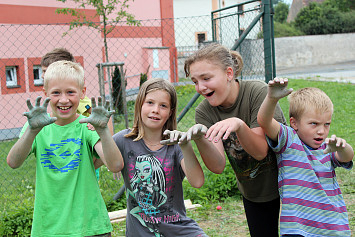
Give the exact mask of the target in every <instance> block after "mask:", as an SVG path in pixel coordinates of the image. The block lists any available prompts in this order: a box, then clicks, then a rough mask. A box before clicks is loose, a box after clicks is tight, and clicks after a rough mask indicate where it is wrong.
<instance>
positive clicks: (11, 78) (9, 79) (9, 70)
mask: <svg viewBox="0 0 355 237" xmlns="http://www.w3.org/2000/svg"><path fill="white" fill-rule="evenodd" d="M5 71H6V86H7V87H14V86H17V70H16V67H5Z"/></svg>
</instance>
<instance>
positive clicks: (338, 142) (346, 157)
mask: <svg viewBox="0 0 355 237" xmlns="http://www.w3.org/2000/svg"><path fill="white" fill-rule="evenodd" d="M325 143H326V144H327V148H326V149H325V150H324V154H327V153H330V152H335V158H336V159H337V160H338V161H340V162H344V163H346V162H350V161H352V160H353V158H354V150H353V148H352V147H351V146H350V145H349V144H348V143H347V142H346V141H345V140H344V139H342V138H340V137H337V136H335V135H332V136H331V137H330V138H326V139H325Z"/></svg>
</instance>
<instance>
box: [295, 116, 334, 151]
mask: <svg viewBox="0 0 355 237" xmlns="http://www.w3.org/2000/svg"><path fill="white" fill-rule="evenodd" d="M331 120H332V112H331V111H329V112H322V113H319V112H318V111H316V110H310V109H308V110H306V111H304V113H303V114H302V115H301V116H300V119H295V118H293V117H291V118H290V124H291V127H292V128H293V129H295V130H296V131H297V134H298V136H299V138H300V139H301V140H302V141H303V142H304V143H305V144H306V145H308V146H310V147H312V148H314V149H318V148H319V147H320V145H322V143H323V142H324V140H325V139H326V138H327V136H328V134H329V129H330V123H331Z"/></svg>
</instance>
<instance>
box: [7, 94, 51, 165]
mask: <svg viewBox="0 0 355 237" xmlns="http://www.w3.org/2000/svg"><path fill="white" fill-rule="evenodd" d="M41 98H42V97H40V96H39V97H37V99H36V104H35V106H34V107H33V106H32V104H31V102H30V100H29V99H27V107H28V109H29V112H25V113H24V114H23V115H24V116H26V117H27V119H28V127H27V129H26V131H25V133H24V134H23V135H22V137H21V138H20V139H19V140H18V141H17V142H16V143H15V145H14V146H13V147H12V148H11V150H10V152H9V154H8V155H7V164H8V165H9V166H10V167H11V168H13V169H15V168H18V167H20V166H21V165H22V164H23V162H24V161H25V160H26V158H27V156H28V154H29V153H30V152H31V149H32V143H33V141H34V139H35V137H36V136H37V134H38V133H39V132H40V131H41V129H42V128H43V127H44V126H46V125H48V124H51V123H54V122H55V121H56V120H57V118H51V117H49V116H48V114H47V106H48V103H49V101H50V99H49V98H46V99H45V100H44V103H43V105H42V106H41V105H40V103H41Z"/></svg>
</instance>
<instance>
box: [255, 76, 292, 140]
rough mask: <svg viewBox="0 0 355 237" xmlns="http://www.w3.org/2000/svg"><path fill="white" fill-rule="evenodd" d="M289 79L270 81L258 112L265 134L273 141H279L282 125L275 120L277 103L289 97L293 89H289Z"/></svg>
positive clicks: (259, 121)
mask: <svg viewBox="0 0 355 237" xmlns="http://www.w3.org/2000/svg"><path fill="white" fill-rule="evenodd" d="M287 85H288V80H287V78H285V79H284V78H275V79H274V80H272V81H269V87H268V93H267V96H266V97H265V99H264V101H263V103H262V104H261V106H260V109H259V112H258V123H259V125H260V127H261V128H263V130H264V132H265V134H266V135H267V136H268V137H269V138H270V139H271V140H273V141H277V136H278V134H279V132H280V125H279V124H278V122H277V121H276V120H275V119H274V112H275V108H276V105H277V102H278V101H279V100H280V99H281V98H283V97H285V96H288V95H289V94H290V93H291V92H292V89H287Z"/></svg>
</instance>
